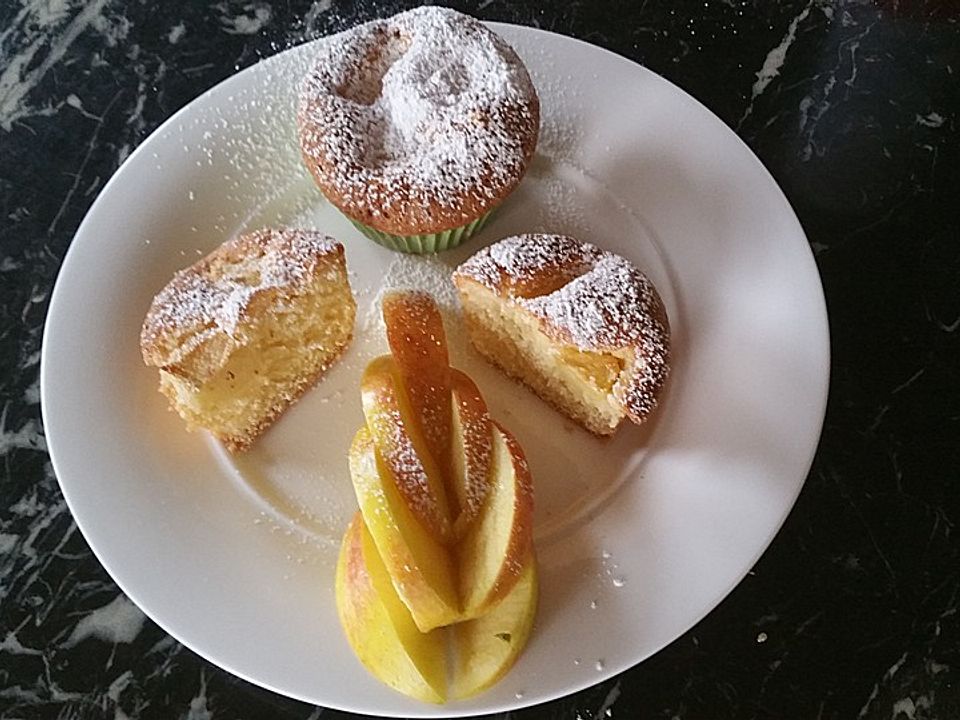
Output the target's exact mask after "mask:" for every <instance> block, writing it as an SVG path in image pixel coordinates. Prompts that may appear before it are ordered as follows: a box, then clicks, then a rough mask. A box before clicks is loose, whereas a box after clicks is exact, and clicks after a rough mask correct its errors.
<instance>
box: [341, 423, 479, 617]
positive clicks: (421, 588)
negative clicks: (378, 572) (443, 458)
mask: <svg viewBox="0 0 960 720" xmlns="http://www.w3.org/2000/svg"><path fill="white" fill-rule="evenodd" d="M350 477H351V479H352V480H353V488H354V491H355V493H356V496H357V502H358V503H359V504H360V512H361V513H362V514H363V519H364V522H365V523H366V526H367V528H368V529H369V531H370V535H371V536H372V537H373V541H374V542H375V543H376V546H377V550H378V551H379V553H380V557H381V558H382V560H383V564H384V566H385V567H386V569H387V572H388V573H389V575H390V578H391V579H392V581H393V587H394V588H395V589H396V591H397V594H398V595H399V596H400V599H401V600H402V601H403V603H404V605H406V606H407V608H409V610H410V614H411V615H412V616H413V620H414V622H415V623H416V625H417V627H418V628H420V630H421V631H423V632H428V631H430V630H433V629H434V628H436V627H440V626H442V625H449V624H451V623H454V622H456V621H457V620H459V619H460V604H459V602H458V598H457V588H456V581H455V574H454V569H453V565H452V562H451V557H450V553H449V551H448V550H447V548H446V547H444V546H443V544H441V543H440V542H439V541H438V540H437V539H436V538H435V537H434V536H433V535H431V533H430V532H429V531H428V530H427V529H426V528H425V527H424V526H423V525H421V524H420V522H419V521H418V520H417V518H416V516H414V514H413V512H412V510H411V508H410V507H409V506H408V505H407V502H406V498H405V497H403V496H402V495H401V494H400V493H399V492H398V490H397V488H396V487H395V486H394V484H393V482H392V481H391V480H390V473H389V472H388V471H387V470H386V468H385V467H384V463H383V462H381V461H380V460H379V458H378V453H377V451H376V448H375V446H374V442H373V438H372V437H371V433H370V431H369V430H368V429H367V428H366V427H362V428H360V430H358V431H357V434H356V436H355V437H354V439H353V444H352V445H351V446H350Z"/></svg>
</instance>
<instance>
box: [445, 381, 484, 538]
mask: <svg viewBox="0 0 960 720" xmlns="http://www.w3.org/2000/svg"><path fill="white" fill-rule="evenodd" d="M450 386H451V389H452V396H453V402H452V407H453V423H452V432H451V435H450V443H451V444H450V484H451V485H452V486H453V489H452V492H449V491H448V492H449V494H450V495H454V496H456V499H457V506H458V508H459V511H460V512H459V515H457V517H456V519H455V520H454V525H453V535H454V537H455V538H457V539H458V540H459V539H462V538H463V537H464V535H466V533H467V531H468V530H469V529H470V528H471V527H472V526H473V523H474V521H475V520H476V519H477V518H478V517H479V515H480V511H481V510H482V509H483V505H484V502H485V501H486V499H487V491H488V490H489V489H490V485H491V478H490V469H491V465H492V460H493V424H492V423H491V421H490V413H489V412H488V411H487V403H486V402H485V401H484V399H483V395H481V394H480V390H479V389H478V388H477V385H476V383H474V382H473V380H471V379H470V377H469V376H468V375H467V374H466V373H463V372H461V371H460V370H456V369H451V371H450Z"/></svg>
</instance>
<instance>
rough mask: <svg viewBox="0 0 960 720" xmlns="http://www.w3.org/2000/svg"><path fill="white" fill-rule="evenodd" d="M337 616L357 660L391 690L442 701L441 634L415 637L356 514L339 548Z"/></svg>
mask: <svg viewBox="0 0 960 720" xmlns="http://www.w3.org/2000/svg"><path fill="white" fill-rule="evenodd" d="M335 592H336V601H337V613H338V614H339V615H340V623H341V624H342V625H343V629H344V632H345V633H346V635H347V641H348V642H349V643H350V646H351V647H352V648H353V651H354V652H355V653H356V655H357V657H358V658H359V659H360V662H362V663H363V665H364V666H365V667H366V668H367V669H368V670H369V671H370V672H371V673H372V674H373V675H374V677H376V678H378V679H380V680H382V681H383V682H385V683H386V684H387V685H389V686H390V687H392V688H393V689H395V690H398V691H399V692H401V693H403V694H404V695H409V696H411V697H414V698H417V699H418V700H424V701H426V702H432V703H442V702H444V700H445V699H446V684H447V682H446V681H447V678H446V673H447V661H446V646H447V641H446V638H445V637H444V635H445V633H444V631H443V630H434V631H433V632H430V633H421V632H420V630H419V629H418V628H417V626H416V624H415V623H414V622H413V617H412V616H411V615H410V611H409V610H407V607H406V606H405V605H404V604H403V602H402V601H401V600H400V597H399V596H398V595H397V593H396V591H395V590H394V589H393V585H392V583H391V582H390V576H389V574H388V573H387V569H386V567H385V566H384V564H383V562H382V561H381V559H380V556H379V554H378V553H377V548H376V545H375V544H374V542H373V538H372V537H371V536H370V533H369V532H368V531H367V528H366V526H365V525H364V522H363V518H362V517H361V515H360V513H357V514H356V515H354V517H353V520H352V521H351V523H350V526H349V527H348V528H347V532H346V534H345V535H344V537H343V544H342V545H341V547H340V557H339V560H338V562H337V576H336V581H335Z"/></svg>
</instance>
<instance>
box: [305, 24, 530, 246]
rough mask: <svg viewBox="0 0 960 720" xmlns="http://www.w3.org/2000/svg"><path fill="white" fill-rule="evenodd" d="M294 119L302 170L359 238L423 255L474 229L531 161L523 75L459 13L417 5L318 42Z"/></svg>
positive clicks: (494, 39)
mask: <svg viewBox="0 0 960 720" xmlns="http://www.w3.org/2000/svg"><path fill="white" fill-rule="evenodd" d="M316 53H317V57H316V60H315V63H314V66H313V69H312V70H311V71H310V72H309V74H308V75H307V77H306V78H305V80H304V81H303V84H302V87H301V92H300V103H299V111H298V116H297V121H298V128H299V137H300V147H301V151H302V154H303V159H304V163H305V164H306V166H307V168H308V169H309V170H310V172H311V174H312V175H313V177H314V179H315V180H316V183H317V185H318V186H319V188H320V190H321V191H322V192H323V194H324V195H325V196H326V197H327V199H328V200H329V201H330V202H331V203H332V204H333V205H334V206H336V207H337V208H339V209H340V211H341V212H343V213H344V214H345V215H346V216H347V217H348V218H349V219H350V220H351V221H352V222H353V223H354V225H356V227H357V228H358V229H359V230H360V231H361V232H362V233H363V234H364V235H366V236H367V237H369V238H371V239H372V240H374V241H376V242H378V243H380V244H381V245H384V246H386V247H389V248H391V249H394V250H399V251H403V252H410V253H432V252H438V251H440V250H445V249H448V248H451V247H454V246H456V245H458V244H459V243H461V242H463V241H464V240H465V239H467V238H468V237H470V236H471V235H473V234H474V233H476V232H477V231H478V230H479V229H480V228H481V227H483V225H484V223H485V222H486V221H487V219H488V218H489V216H490V213H491V212H492V211H493V210H494V209H495V208H496V207H497V206H498V205H499V204H500V203H501V202H503V200H504V199H505V198H506V197H507V196H508V195H509V194H510V193H511V192H512V191H513V190H514V189H515V188H516V186H517V185H518V184H519V183H520V180H521V179H522V178H523V175H524V173H525V172H526V170H527V167H528V165H529V164H530V161H531V159H532V157H533V153H534V149H535V148H536V144H537V137H538V133H539V128H540V102H539V99H538V97H537V93H536V90H535V89H534V87H533V83H532V82H531V80H530V76H529V74H528V73H527V70H526V68H525V67H524V65H523V63H522V62H521V61H520V58H519V57H517V54H516V53H515V52H514V51H513V49H512V48H510V46H509V45H507V43H506V42H504V41H503V39H502V38H500V37H499V36H498V35H497V34H496V33H494V32H492V31H491V30H489V29H488V28H487V27H486V26H484V25H483V24H482V23H480V22H479V21H477V20H475V19H474V18H471V17H469V16H467V15H463V14H461V13H458V12H456V11H453V10H449V9H446V8H440V7H421V8H417V9H415V10H410V11H407V12H404V13H400V14H399V15H395V16H393V17H392V18H388V19H386V20H375V21H373V22H369V23H366V24H364V25H360V26H358V27H355V28H353V29H351V30H348V31H346V32H343V33H340V34H338V35H333V36H331V37H328V38H325V39H323V40H320V41H319V42H318V44H317V51H316Z"/></svg>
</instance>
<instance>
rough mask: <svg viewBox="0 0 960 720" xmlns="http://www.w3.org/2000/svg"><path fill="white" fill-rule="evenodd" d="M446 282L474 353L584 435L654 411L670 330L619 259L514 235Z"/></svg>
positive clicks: (642, 280) (555, 239) (561, 239)
mask: <svg viewBox="0 0 960 720" xmlns="http://www.w3.org/2000/svg"><path fill="white" fill-rule="evenodd" d="M453 278H454V283H455V284H456V286H457V290H458V292H459V295H460V302H461V305H462V306H463V311H464V315H465V317H466V321H467V327H468V330H469V333H470V339H471V342H472V344H473V346H474V347H475V348H476V349H477V351H478V352H479V353H480V354H481V355H483V356H484V357H485V358H486V359H487V360H489V361H490V362H491V363H493V364H494V365H496V366H497V367H499V368H501V369H502V370H503V371H504V372H506V373H507V374H508V375H510V376H512V377H514V378H517V379H519V380H521V381H522V382H524V383H525V384H526V385H528V386H529V387H530V388H531V389H532V390H533V391H534V392H536V393H537V394H538V395H539V396H540V397H541V398H543V399H544V400H546V401H547V402H549V403H551V404H553V405H554V406H555V407H556V408H558V409H559V410H560V411H561V412H563V413H564V414H566V415H567V416H568V417H570V418H571V419H573V420H575V421H576V422H578V423H579V424H580V425H582V426H583V427H584V428H586V429H587V430H589V431H590V432H592V433H595V434H597V435H611V434H613V433H614V432H615V431H616V429H617V428H618V427H619V425H620V423H621V421H622V420H623V419H624V418H629V419H630V420H632V421H633V422H635V423H637V424H640V423H642V422H644V421H645V420H646V419H647V418H648V417H649V416H650V414H651V413H652V412H653V410H654V409H655V408H656V406H657V404H658V402H659V399H660V395H661V393H662V390H663V388H664V384H665V382H666V379H667V376H668V374H669V371H670V325H669V322H668V320H667V313H666V310H665V309H664V306H663V302H662V301H661V299H660V296H659V295H658V293H657V291H656V288H654V286H653V283H651V282H650V280H648V279H647V277H646V276H645V275H644V274H643V273H642V272H640V270H638V269H637V268H636V267H634V266H633V265H632V264H631V263H630V262H629V261H628V260H626V259H624V258H622V257H620V256H619V255H614V254H613V253H610V252H607V251H605V250H601V249H600V248H598V247H596V246H595V245H591V244H589V243H582V242H579V241H577V240H575V239H573V238H571V237H566V236H563V235H519V236H516V237H510V238H506V239H505V240H501V241H500V242H498V243H495V244H493V245H491V246H489V247H486V248H484V249H483V250H481V251H480V252H478V253H476V254H475V255H473V256H472V257H471V258H469V259H468V260H467V261H466V262H464V263H463V264H462V265H461V266H460V267H459V268H457V270H456V272H455V273H454V276H453Z"/></svg>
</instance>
